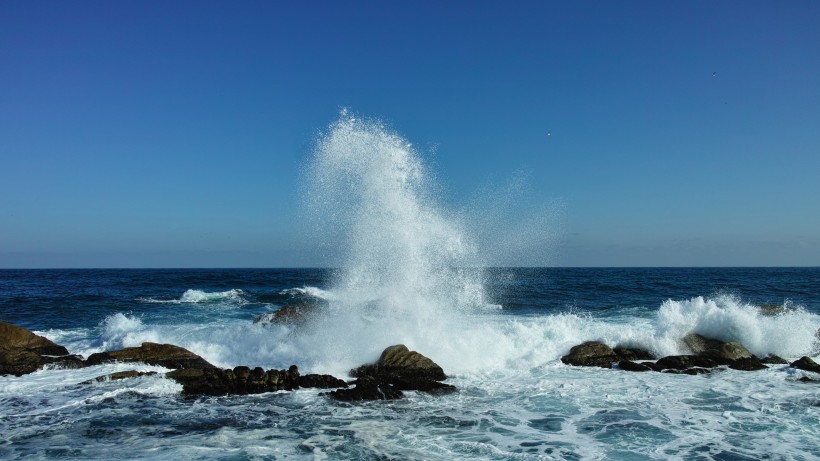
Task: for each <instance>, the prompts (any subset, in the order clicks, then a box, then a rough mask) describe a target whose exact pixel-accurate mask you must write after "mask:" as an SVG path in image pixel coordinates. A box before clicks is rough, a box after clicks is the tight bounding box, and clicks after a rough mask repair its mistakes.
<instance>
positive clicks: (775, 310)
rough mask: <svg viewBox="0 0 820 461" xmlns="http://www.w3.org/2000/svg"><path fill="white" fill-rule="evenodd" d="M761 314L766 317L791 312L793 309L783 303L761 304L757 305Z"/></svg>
mask: <svg viewBox="0 0 820 461" xmlns="http://www.w3.org/2000/svg"><path fill="white" fill-rule="evenodd" d="M757 308H758V311H759V312H760V314H761V315H765V316H767V317H774V316H776V315H781V314H786V313H788V312H792V311H793V310H794V309H791V308H788V307H786V306H785V305H783V304H761V305H759V306H757Z"/></svg>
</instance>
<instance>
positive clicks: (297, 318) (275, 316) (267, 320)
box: [253, 304, 317, 325]
mask: <svg viewBox="0 0 820 461" xmlns="http://www.w3.org/2000/svg"><path fill="white" fill-rule="evenodd" d="M316 309H317V306H315V305H313V304H294V305H287V306H282V307H280V308H279V310H277V311H274V312H269V313H267V314H262V315H260V316H259V317H256V319H254V321H253V323H260V324H263V325H269V324H289V325H296V324H301V323H304V322H305V321H307V320H308V319H309V318H310V317H311V316H312V315H314V314H315V312H316Z"/></svg>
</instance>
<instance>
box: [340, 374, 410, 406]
mask: <svg viewBox="0 0 820 461" xmlns="http://www.w3.org/2000/svg"><path fill="white" fill-rule="evenodd" d="M328 395H329V396H330V397H331V398H333V399H335V400H341V401H345V402H351V401H358V400H396V399H400V398H402V397H404V394H403V393H402V391H401V389H399V388H398V387H396V386H394V385H392V384H389V383H384V382H379V381H378V380H376V378H374V377H372V376H362V377H361V378H359V379H357V380H356V387H354V388H352V389H338V390H335V391H331V392H329V393H328Z"/></svg>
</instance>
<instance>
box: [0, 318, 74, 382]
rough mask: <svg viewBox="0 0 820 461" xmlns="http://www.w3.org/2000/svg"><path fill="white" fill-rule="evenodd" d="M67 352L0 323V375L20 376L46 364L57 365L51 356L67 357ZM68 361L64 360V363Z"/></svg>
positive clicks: (44, 339) (57, 345)
mask: <svg viewBox="0 0 820 461" xmlns="http://www.w3.org/2000/svg"><path fill="white" fill-rule="evenodd" d="M67 355H68V350H67V349H66V348H65V347H63V346H60V345H59V344H55V343H54V342H52V341H51V340H49V339H48V338H44V337H42V336H39V335H35V334H34V333H32V332H31V331H29V330H27V329H25V328H22V327H18V326H17V325H12V324H10V323H7V322H0V375H9V374H11V375H16V376H21V375H24V374H28V373H31V372H33V371H36V370H37V369H39V368H40V367H42V366H43V365H44V364H46V363H58V362H59V361H58V360H57V359H56V357H53V356H67ZM68 362H70V360H68V359H67V360H66V363H68Z"/></svg>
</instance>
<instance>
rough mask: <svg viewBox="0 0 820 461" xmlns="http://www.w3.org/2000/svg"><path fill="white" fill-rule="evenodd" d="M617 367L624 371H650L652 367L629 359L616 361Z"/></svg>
mask: <svg viewBox="0 0 820 461" xmlns="http://www.w3.org/2000/svg"><path fill="white" fill-rule="evenodd" d="M618 368H620V369H621V370H625V371H652V368H651V367H649V366H648V365H644V364H642V363H636V362H633V361H631V360H621V361H620V362H618Z"/></svg>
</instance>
